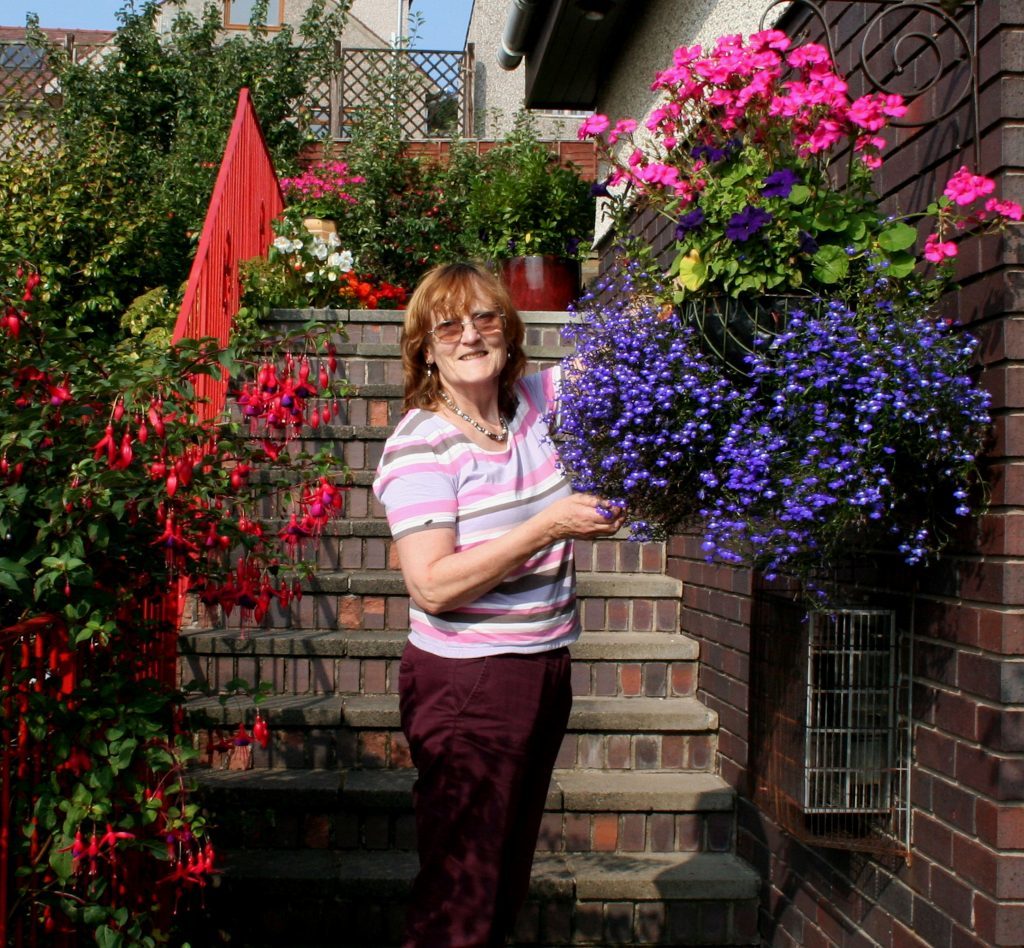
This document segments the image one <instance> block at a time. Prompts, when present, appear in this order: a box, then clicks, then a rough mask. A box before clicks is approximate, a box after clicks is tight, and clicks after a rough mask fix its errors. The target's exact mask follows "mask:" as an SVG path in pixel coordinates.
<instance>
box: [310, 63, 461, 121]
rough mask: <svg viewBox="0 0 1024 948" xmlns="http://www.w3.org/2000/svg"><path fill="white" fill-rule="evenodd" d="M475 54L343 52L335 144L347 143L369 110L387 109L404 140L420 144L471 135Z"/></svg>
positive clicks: (333, 115)
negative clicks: (338, 142) (424, 140)
mask: <svg viewBox="0 0 1024 948" xmlns="http://www.w3.org/2000/svg"><path fill="white" fill-rule="evenodd" d="M472 66H473V48H472V46H470V47H469V48H468V49H467V50H466V51H465V52H447V51H444V50H417V49H343V50H342V51H341V62H340V69H339V73H338V78H337V80H336V81H337V86H336V88H337V96H336V99H335V101H336V102H337V105H336V107H335V108H334V109H332V110H331V112H330V122H331V124H330V133H331V137H332V138H340V139H347V138H350V137H351V136H352V130H353V128H354V127H355V125H356V124H357V123H358V122H359V121H360V116H361V115H363V114H365V112H366V110H367V109H387V110H388V112H389V114H390V116H391V117H392V119H393V120H394V121H395V122H396V123H397V124H398V126H399V128H400V129H401V133H402V137H403V138H405V139H407V140H410V141H417V140H423V139H430V138H454V137H457V136H460V135H468V134H470V129H471V126H472V110H471V105H470V101H471V96H470V94H469V92H470V86H471V83H470V76H471V75H472Z"/></svg>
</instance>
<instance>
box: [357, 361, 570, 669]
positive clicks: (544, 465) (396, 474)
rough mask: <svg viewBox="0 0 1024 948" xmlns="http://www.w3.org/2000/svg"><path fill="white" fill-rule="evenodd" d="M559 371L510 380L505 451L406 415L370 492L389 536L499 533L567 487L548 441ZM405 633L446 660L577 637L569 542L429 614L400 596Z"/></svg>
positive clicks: (422, 416)
mask: <svg viewBox="0 0 1024 948" xmlns="http://www.w3.org/2000/svg"><path fill="white" fill-rule="evenodd" d="M557 382H558V369H547V370H545V371H543V372H539V373H537V374H536V375H531V376H529V377H528V378H525V379H522V380H521V381H519V382H518V383H517V384H516V394H517V395H518V397H519V405H518V407H517V408H516V413H515V415H514V416H513V418H512V419H510V421H509V433H508V441H507V443H506V446H505V450H504V451H484V450H482V449H480V448H479V447H477V446H476V445H475V444H473V442H472V441H470V440H469V438H467V437H466V436H465V435H464V434H463V433H462V432H461V431H459V430H458V429H457V428H455V427H454V426H453V425H452V424H451V423H450V422H448V421H447V420H446V419H445V418H443V417H442V416H440V415H438V414H437V413H435V412H430V411H423V410H421V409H417V410H414V411H410V412H408V413H406V415H405V416H404V417H403V418H402V420H401V421H400V422H399V423H398V426H397V427H396V428H395V431H394V433H393V434H392V435H391V437H390V438H388V440H387V443H386V444H385V446H384V454H383V456H382V457H381V461H380V466H379V467H378V468H377V477H376V479H375V480H374V482H373V490H374V493H375V494H376V495H377V497H378V498H379V499H380V501H381V503H383V504H384V507H385V509H386V510H387V515H388V524H389V525H390V527H391V533H392V536H394V537H395V539H396V540H397V539H399V538H400V537H404V536H408V535H409V534H412V533H416V532H418V531H421V530H435V529H437V528H439V527H441V528H449V527H450V528H451V529H453V530H454V531H455V550H456V552H458V551H460V550H466V549H470V548H472V547H474V546H476V545H477V544H480V543H486V542H487V541H488V540H490V539H493V538H494V537H498V536H501V535H502V534H503V533H505V532H506V531H508V530H509V529H510V528H511V527H514V526H515V525H516V524H518V523H521V522H522V521H524V520H527V519H529V518H530V517H532V516H533V515H534V514H536V513H538V512H539V511H541V510H543V509H544V508H545V507H547V506H548V505H549V504H550V503H551V502H552V501H554V500H557V499H558V498H560V497H564V496H566V495H568V494H569V493H570V488H569V484H568V482H567V481H566V480H565V478H564V477H563V475H562V472H561V471H560V470H559V469H558V466H557V464H556V463H555V461H556V459H555V452H554V449H553V447H552V445H551V443H550V441H548V440H547V435H548V430H547V425H546V424H545V423H544V414H545V413H546V412H547V411H548V410H549V409H550V408H551V407H553V405H554V402H555V397H556V385H557ZM409 624H410V631H409V641H410V642H412V643H413V644H414V645H415V646H416V647H417V648H421V649H423V650H424V651H427V652H432V653H433V654H435V655H442V656H445V657H449V658H464V657H475V656H479V655H496V654H499V653H501V652H541V651H546V650H548V649H553V648H558V647H559V646H562V645H568V644H569V643H571V642H574V641H576V639H577V638H578V637H579V632H580V627H579V619H578V617H577V614H576V576H575V572H574V569H573V561H572V541H571V540H563V541H560V542H558V543H555V544H553V545H551V546H549V547H546V548H545V549H543V550H541V551H540V552H539V553H537V554H535V555H534V556H532V557H531V558H530V559H529V560H527V562H525V563H524V564H523V565H522V566H521V567H519V568H518V569H516V570H514V571H513V572H512V573H510V574H509V575H508V576H507V577H506V578H505V579H504V580H503V581H502V582H501V583H499V584H498V585H497V586H496V587H495V588H494V589H492V590H491V591H490V592H488V593H486V594H485V595H483V596H481V597H480V598H479V599H477V600H476V601H475V602H473V603H470V604H469V605H466V606H462V607H461V608H459V609H457V610H454V611H451V612H445V613H440V614H437V615H434V614H431V613H428V612H425V611H424V610H423V609H421V608H420V607H419V606H417V605H416V603H414V602H410V604H409Z"/></svg>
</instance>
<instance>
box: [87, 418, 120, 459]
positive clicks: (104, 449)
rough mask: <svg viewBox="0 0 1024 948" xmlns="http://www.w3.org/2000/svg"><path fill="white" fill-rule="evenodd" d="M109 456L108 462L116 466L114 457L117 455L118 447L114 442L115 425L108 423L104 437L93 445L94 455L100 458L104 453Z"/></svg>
mask: <svg viewBox="0 0 1024 948" xmlns="http://www.w3.org/2000/svg"><path fill="white" fill-rule="evenodd" d="M104 454H106V456H107V464H108V465H109V466H110V467H113V466H114V459H115V457H116V455H117V447H116V445H115V444H114V426H113V425H107V427H106V430H105V432H104V434H103V437H102V438H100V440H99V441H97V442H96V443H95V444H94V445H93V446H92V456H93V458H94V459H95V460H97V461H98V460H99V459H100V458H101V457H103V455H104Z"/></svg>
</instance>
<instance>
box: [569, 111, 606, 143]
mask: <svg viewBox="0 0 1024 948" xmlns="http://www.w3.org/2000/svg"><path fill="white" fill-rule="evenodd" d="M610 124H611V122H610V121H609V120H608V116H607V115H602V114H601V113H600V112H595V113H594V114H593V115H588V116H587V117H586V118H585V119H584V120H583V121H582V122H581V123H580V127H579V130H578V131H577V132H576V137H577V138H578V139H579V140H580V141H583V139H585V138H592V137H593V136H595V135H600V134H601V133H602V132H603V131H604V130H605V129H606V128H608V126H609V125H610Z"/></svg>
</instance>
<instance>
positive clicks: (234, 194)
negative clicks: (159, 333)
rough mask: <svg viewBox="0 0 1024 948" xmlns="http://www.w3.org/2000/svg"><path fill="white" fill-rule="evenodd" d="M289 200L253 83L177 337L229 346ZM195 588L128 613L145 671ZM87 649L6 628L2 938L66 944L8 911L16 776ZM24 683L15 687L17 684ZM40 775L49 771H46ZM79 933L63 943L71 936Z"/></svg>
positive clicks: (147, 673) (0, 794)
mask: <svg viewBox="0 0 1024 948" xmlns="http://www.w3.org/2000/svg"><path fill="white" fill-rule="evenodd" d="M283 208H284V199H283V198H282V195H281V188H280V186H279V184H278V181H277V175H276V174H275V172H274V167H273V164H272V162H271V159H270V153H269V152H268V150H267V146H266V142H265V140H264V138H263V133H262V132H261V131H260V127H259V123H258V121H257V119H256V112H255V109H254V108H253V105H252V100H251V98H250V96H249V90H248V89H242V91H241V93H240V94H239V96H238V108H237V109H236V111H235V118H234V122H233V124H232V126H231V132H230V134H229V136H228V143H227V147H226V148H225V151H224V159H223V161H222V162H221V166H220V171H219V172H218V174H217V181H216V184H215V186H214V190H213V197H212V198H211V200H210V206H209V209H208V211H207V214H206V221H205V222H204V224H203V230H202V234H201V235H200V239H199V249H198V251H197V253H196V257H195V260H194V261H193V263H192V270H191V272H190V274H189V279H188V286H187V288H186V291H185V298H184V301H183V302H182V305H181V310H180V311H179V313H178V321H177V323H176V324H175V328H174V335H173V337H172V339H173V342H178V341H180V340H181V339H185V338H192V339H202V338H209V337H212V338H213V339H216V340H217V342H218V343H219V344H220V345H226V344H227V342H228V339H229V336H230V332H231V321H232V320H233V319H234V316H235V314H236V313H237V312H238V306H239V296H240V285H239V279H238V265H239V263H240V262H241V261H242V260H246V259H249V258H251V257H256V256H260V255H261V254H265V253H266V251H267V248H268V247H269V246H270V239H271V222H272V221H273V219H274V218H275V217H276V216H277V215H278V214H280V212H281V210H282V209H283ZM227 385H228V379H227V377H226V375H225V376H222V377H221V378H213V377H210V376H200V377H198V378H197V379H195V388H196V396H197V400H198V406H197V407H198V410H199V414H200V416H201V417H202V418H204V419H212V418H215V417H216V416H217V415H219V414H220V412H221V411H222V410H223V408H224V405H225V402H226V397H227ZM184 594H185V588H184V585H183V584H177V585H176V586H175V587H174V588H173V589H170V590H168V592H167V594H166V595H165V596H163V597H160V598H158V599H156V600H152V601H148V602H144V603H143V604H142V609H141V616H138V615H136V616H125V617H123V618H124V619H126V620H127V621H131V620H132V619H135V620H141V621H143V622H146V623H153V624H155V626H156V628H157V629H158V634H157V636H156V637H155V640H154V642H153V645H152V647H151V648H147V649H146V651H147V652H148V654H146V655H144V656H140V661H139V663H138V670H137V671H138V674H139V675H140V677H142V678H156V679H158V680H160V681H163V682H164V683H166V684H169V685H173V684H174V681H175V669H176V664H177V644H178V628H179V625H180V622H181V616H182V612H183V606H184ZM79 664H80V656H79V655H77V654H76V653H75V652H74V650H72V649H71V648H70V647H69V646H68V640H67V634H66V629H65V626H64V624H63V622H62V621H61V620H60V619H59V618H58V617H55V616H37V617H34V618H32V619H28V620H26V621H25V622H22V623H19V624H18V625H15V626H11V627H10V628H8V629H3V630H0V701H2V705H0V712H2V716H0V728H2V730H0V944H3V945H8V944H15V945H36V944H49V945H56V944H58V941H55V940H54V938H55V937H56V936H55V935H54V934H52V933H47V934H45V935H44V934H43V933H42V932H41V931H39V930H37V928H36V927H35V925H34V922H31V921H28V920H26V919H24V918H22V920H21V921H20V922H19V923H18V924H17V925H16V926H12V925H11V923H10V921H9V918H8V913H9V912H10V910H11V907H12V905H11V898H12V893H13V891H14V871H15V869H16V867H15V866H14V865H13V864H12V858H11V841H12V834H13V833H15V832H18V828H17V827H15V826H14V825H13V822H12V817H13V815H14V814H13V808H14V806H15V801H14V800H13V799H12V791H11V783H12V775H14V776H16V777H18V778H19V779H22V778H26V777H31V776H32V775H33V773H34V771H33V768H39V767H40V766H41V764H40V759H41V758H40V755H38V754H37V753H36V752H35V751H36V749H37V746H38V745H37V742H35V741H34V740H33V738H32V735H31V734H30V733H29V732H28V729H27V727H26V726H25V723H24V721H23V720H22V716H21V715H20V714H19V711H20V710H21V709H23V708H24V707H25V706H26V705H25V703H26V702H27V701H28V700H29V696H30V694H31V693H32V691H33V689H34V690H36V691H42V690H43V689H45V690H46V691H47V693H55V694H56V695H57V696H58V697H59V696H62V695H68V694H70V693H71V692H72V691H73V690H74V688H75V686H76V683H77V676H78V668H79ZM15 681H16V682H17V683H16V684H13V685H12V682H15ZM36 776H40V777H41V776H42V775H41V774H36ZM69 937H70V938H71V939H72V941H68V942H65V941H63V940H62V941H60V943H61V944H65V943H66V944H71V943H72V942H73V935H72V936H69Z"/></svg>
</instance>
